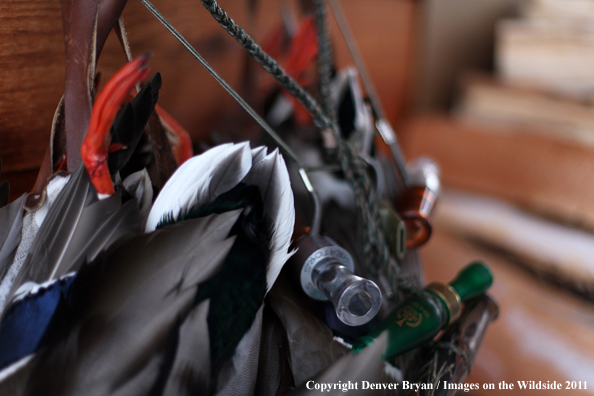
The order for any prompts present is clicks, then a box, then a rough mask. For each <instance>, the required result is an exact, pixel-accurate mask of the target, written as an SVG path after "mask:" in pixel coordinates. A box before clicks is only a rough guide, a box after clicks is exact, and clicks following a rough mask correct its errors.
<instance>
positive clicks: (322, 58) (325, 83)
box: [314, 0, 336, 121]
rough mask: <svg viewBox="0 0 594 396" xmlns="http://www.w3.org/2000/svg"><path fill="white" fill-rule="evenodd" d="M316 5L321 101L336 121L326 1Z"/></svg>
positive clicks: (315, 1)
mask: <svg viewBox="0 0 594 396" xmlns="http://www.w3.org/2000/svg"><path fill="white" fill-rule="evenodd" d="M314 3H315V5H316V14H315V21H316V30H317V33H318V75H319V89H320V101H321V105H322V109H323V110H324V112H325V113H326V115H327V116H328V117H329V118H330V119H331V120H332V121H336V118H335V115H334V106H333V105H332V97H331V95H330V78H331V74H332V43H331V42H330V36H329V34H328V24H327V23H326V18H327V17H326V0H314Z"/></svg>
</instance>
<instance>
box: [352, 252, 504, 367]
mask: <svg viewBox="0 0 594 396" xmlns="http://www.w3.org/2000/svg"><path fill="white" fill-rule="evenodd" d="M492 283H493V276H492V274H491V271H490V270H489V268H487V266H485V265H484V264H483V263H480V262H475V263H472V264H469V265H468V266H466V267H465V268H464V269H462V271H460V273H459V274H458V276H457V277H456V279H454V280H453V281H452V282H450V283H449V284H448V285H445V284H443V283H432V284H430V285H428V286H427V287H426V288H425V289H424V290H422V291H421V292H419V293H417V294H415V295H413V296H411V297H409V298H408V299H406V300H405V301H403V302H402V303H401V304H400V305H398V307H396V309H394V310H393V311H392V312H391V313H390V314H389V315H388V316H387V317H386V319H384V321H383V322H382V323H380V325H379V326H378V327H376V328H375V329H374V330H373V331H372V332H371V333H370V334H369V335H367V336H364V337H360V338H358V339H357V340H355V342H354V343H353V352H354V353H358V352H359V351H360V350H361V349H363V348H365V347H366V346H367V345H370V344H371V343H372V342H373V340H374V339H375V338H377V337H378V336H379V335H380V334H381V333H383V332H384V331H388V332H389V340H388V347H387V349H386V352H385V353H384V355H383V358H384V359H386V360H389V359H392V358H393V357H396V356H398V355H400V354H402V353H404V352H407V351H409V350H411V349H414V348H416V347H418V346H421V345H423V344H425V343H427V342H429V341H431V340H432V339H433V338H434V337H435V336H436V335H437V333H439V331H440V330H441V329H443V328H445V327H446V326H448V325H449V324H450V323H453V322H454V321H456V319H458V317H459V316H460V312H461V311H462V304H463V303H464V302H466V301H468V300H470V299H472V298H474V297H478V296H480V295H481V294H483V293H485V291H486V290H487V289H488V288H489V287H490V286H491V284H492Z"/></svg>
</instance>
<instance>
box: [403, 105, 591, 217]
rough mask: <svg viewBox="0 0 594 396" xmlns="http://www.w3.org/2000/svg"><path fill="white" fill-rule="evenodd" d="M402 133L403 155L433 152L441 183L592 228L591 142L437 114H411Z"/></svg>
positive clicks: (409, 156) (410, 155)
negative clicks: (580, 142)
mask: <svg viewBox="0 0 594 396" xmlns="http://www.w3.org/2000/svg"><path fill="white" fill-rule="evenodd" d="M402 135H403V139H402V140H403V145H404V147H405V151H406V156H407V158H414V157H416V156H419V155H429V156H431V157H433V158H435V159H436V160H437V161H438V162H439V164H440V166H441V168H442V180H443V183H444V184H445V185H446V186H450V187H455V188H459V189H462V190H468V191H474V192H479V193H484V194H488V195H493V196H496V197H499V198H503V199H506V200H509V201H511V202H513V203H516V204H519V205H522V206H524V207H526V208H528V209H529V210H531V211H536V212H540V213H544V214H545V215H547V216H550V217H553V218H556V219H560V220H563V221H564V222H568V223H571V224H576V225H580V226H584V227H587V228H590V229H592V228H594V205H592V197H594V183H593V182H592V181H593V176H592V175H594V150H593V149H591V148H587V147H582V146H579V145H574V144H570V143H566V142H562V141H557V140H555V139H551V138H548V137H544V136H538V135H536V134H532V133H529V131H521V130H511V129H510V130H507V131H506V132H504V131H501V130H498V131H491V130H489V128H488V127H486V126H483V127H477V126H476V125H466V124H464V123H461V122H457V121H455V120H453V119H450V118H448V117H445V116H438V115H437V116H425V117H419V118H416V119H413V120H411V121H410V122H409V123H408V124H407V125H406V126H405V127H404V128H403V130H402Z"/></svg>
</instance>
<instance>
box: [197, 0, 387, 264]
mask: <svg viewBox="0 0 594 396" xmlns="http://www.w3.org/2000/svg"><path fill="white" fill-rule="evenodd" d="M201 2H202V4H203V5H204V7H205V8H206V9H207V10H208V11H209V12H210V13H211V15H212V16H213V17H214V18H215V20H216V21H217V22H218V23H219V24H220V25H221V26H222V27H223V28H224V29H225V30H226V31H227V32H228V33H229V34H230V35H231V36H232V37H233V38H235V40H237V42H239V43H240V44H241V45H242V46H243V47H244V48H245V49H246V50H247V51H248V52H249V53H250V54H251V55H252V57H253V58H254V59H255V60H256V61H257V62H258V63H259V64H260V66H262V68H263V69H264V70H266V71H267V72H268V73H270V74H271V75H272V76H273V77H274V78H275V79H276V80H277V81H278V82H279V84H280V85H281V86H282V87H283V88H285V89H286V90H287V91H288V92H289V93H290V94H291V95H293V96H294V97H295V98H296V99H297V100H298V101H299V102H300V103H301V104H302V105H303V106H304V107H305V108H306V109H307V110H308V111H309V112H310V113H311V115H312V117H313V120H314V123H315V124H316V126H317V127H318V128H320V129H330V130H332V132H333V134H334V136H335V137H336V140H337V156H338V158H339V162H340V167H341V169H342V171H343V172H344V174H345V176H346V179H347V181H348V182H349V183H350V184H351V187H352V188H353V190H354V192H355V201H356V204H357V208H358V209H359V210H360V212H361V218H362V221H363V231H364V235H365V241H364V243H363V252H364V254H365V258H366V267H367V268H368V270H369V271H371V272H372V273H378V272H379V269H380V268H382V267H383V268H385V267H387V266H388V265H389V253H388V248H387V246H386V242H385V240H384V238H383V235H382V233H381V230H380V229H379V227H378V224H379V223H378V218H379V211H378V207H377V197H376V196H375V189H374V188H373V186H371V182H370V179H369V176H368V175H367V169H366V166H365V163H364V161H363V160H362V159H361V158H360V157H359V156H358V155H356V154H355V153H354V152H353V151H352V149H351V148H350V146H348V145H347V144H346V143H345V142H344V140H343V139H341V137H340V133H339V129H338V126H337V125H336V123H335V122H333V121H332V119H331V118H330V117H328V116H327V115H326V114H325V113H324V111H323V110H322V109H321V108H320V106H319V105H318V103H317V102H316V100H315V99H314V98H313V97H312V96H311V95H310V94H309V93H308V92H306V91H305V90H304V89H303V88H302V87H301V86H300V85H299V84H297V82H296V81H295V80H293V79H292V78H291V77H289V76H288V75H287V74H286V73H285V71H284V70H283V69H282V68H281V67H280V66H279V64H278V63H277V62H276V61H275V60H274V59H272V58H271V57H270V56H269V55H268V54H266V53H265V52H264V51H263V50H262V48H260V46H259V45H258V44H256V43H255V42H254V40H253V39H252V38H251V37H250V36H249V35H248V34H247V33H246V32H245V31H244V30H243V29H242V28H241V27H240V26H239V25H237V24H236V23H235V21H233V19H231V17H229V15H228V14H227V13H226V12H225V11H224V10H223V9H222V8H221V7H220V6H219V5H218V3H217V2H216V0H201Z"/></svg>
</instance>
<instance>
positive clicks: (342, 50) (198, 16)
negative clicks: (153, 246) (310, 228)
mask: <svg viewBox="0 0 594 396" xmlns="http://www.w3.org/2000/svg"><path fill="white" fill-rule="evenodd" d="M153 3H154V5H155V6H156V7H157V8H159V10H160V11H161V12H162V13H163V14H164V15H165V16H166V17H167V18H168V19H169V20H170V21H171V22H172V23H173V24H174V25H175V26H176V27H177V28H178V30H179V31H180V32H181V33H182V34H183V35H184V36H185V37H186V38H187V39H188V40H189V41H190V43H191V44H192V45H193V46H195V47H196V48H197V49H198V51H199V52H200V53H201V54H202V55H203V56H204V57H205V58H206V59H207V60H208V61H209V62H210V63H211V64H212V66H213V67H214V68H215V69H216V70H217V71H218V72H219V73H220V74H221V75H222V76H223V77H224V78H225V79H226V80H227V81H228V82H229V83H230V84H231V85H233V86H235V87H237V86H238V85H239V83H240V80H241V72H242V64H243V61H242V60H243V57H244V53H243V50H242V48H241V47H240V46H239V45H238V44H237V43H235V41H234V40H233V39H232V38H231V37H229V36H228V34H227V33H226V32H225V31H224V30H223V29H222V28H221V27H219V25H218V24H217V23H216V22H215V21H214V20H213V19H212V17H211V16H210V14H209V13H208V12H207V11H206V10H205V9H204V8H203V7H202V5H201V4H200V2H199V1H197V0H191V1H190V0H178V1H175V2H172V1H165V0H154V2H153ZM247 3H248V2H247V1H240V0H221V1H220V4H221V6H222V7H223V8H225V9H226V11H227V12H228V13H229V14H230V15H231V16H232V17H233V18H234V19H235V20H236V21H237V22H238V23H239V24H240V25H242V26H245V27H246V30H248V31H249V32H250V33H251V34H252V35H253V36H254V37H255V38H256V39H257V40H258V41H261V39H262V38H263V37H265V35H266V34H268V33H270V32H271V31H272V30H273V29H274V27H275V26H276V25H277V24H278V23H279V22H280V9H279V0H260V1H258V2H257V3H258V11H257V16H256V23H255V24H254V28H252V29H249V28H248V27H247V26H246V24H247V8H246V5H247ZM341 3H342V5H343V8H344V10H345V14H346V16H347V18H348V20H349V23H350V24H351V27H352V30H353V32H354V35H355V36H356V37H357V40H358V42H359V46H360V47H361V49H362V52H363V55H364V57H365V59H366V61H367V63H368V68H369V69H370V72H371V74H372V76H373V79H374V80H375V83H376V84H377V88H378V91H379V94H380V96H381V97H382V100H383V103H384V106H385V108H386V111H387V112H388V115H389V117H390V118H391V119H392V120H393V121H395V120H396V119H397V118H398V116H399V115H400V114H402V112H403V109H404V107H405V103H406V100H405V99H406V97H407V90H408V86H409V81H410V78H409V76H410V74H411V71H412V67H411V59H412V57H411V54H412V51H413V43H414V40H413V37H414V34H413V33H414V31H415V29H416V26H415V20H416V18H415V17H416V15H417V11H416V9H417V6H416V5H415V3H414V1H412V0H395V1H388V0H368V1H365V2H361V1H355V0H342V2H341ZM124 17H125V20H126V25H127V30H128V34H129V39H130V42H131V47H132V51H133V53H134V54H135V55H138V54H140V53H143V52H146V51H150V52H152V53H153V54H154V56H153V58H152V59H151V68H152V70H153V71H160V72H161V74H162V76H163V89H162V91H161V94H160V104H161V105H162V106H163V107H164V108H165V109H166V110H168V111H169V112H170V113H171V114H172V115H174V116H175V117H176V118H177V119H178V120H179V121H180V122H181V124H182V125H183V126H185V127H186V128H187V129H188V130H189V131H190V133H191V134H192V136H193V138H194V139H195V140H196V139H199V137H200V136H204V135H205V134H207V133H208V132H209V130H210V129H211V128H213V127H214V126H215V125H217V123H218V122H219V121H220V119H221V118H223V117H224V116H225V115H226V114H228V113H229V111H230V110H229V109H230V108H232V107H233V100H232V99H231V98H230V97H229V95H228V94H227V93H226V92H224V91H223V89H222V88H220V87H219V86H218V84H217V83H216V82H215V81H214V79H213V78H212V77H210V75H208V73H207V72H206V71H205V70H204V69H203V68H202V66H200V65H199V64H198V62H197V61H195V60H194V59H193V58H192V57H191V55H190V54H189V53H188V52H187V51H186V50H185V49H184V48H183V47H182V46H181V45H180V44H179V43H178V42H177V41H176V40H175V39H174V38H173V37H172V36H171V35H170V33H169V32H168V31H167V30H166V29H165V28H164V27H163V26H162V25H160V23H159V22H158V21H157V20H156V19H155V18H154V17H153V16H152V14H150V13H149V12H148V11H147V10H146V9H145V8H144V6H143V5H142V4H141V3H140V2H139V1H135V0H130V1H129V3H128V5H127V6H126V9H125V11H124ZM331 21H332V30H333V38H334V41H335V44H336V47H335V51H336V59H337V62H338V64H339V65H341V66H344V65H347V64H350V63H351V61H350V58H349V55H348V51H347V49H346V46H345V45H344V43H343V42H342V38H341V36H340V34H339V33H338V31H337V28H336V25H335V23H334V21H333V19H331ZM124 62H125V58H124V56H123V53H122V51H121V49H120V48H119V44H118V42H117V40H116V39H115V37H114V36H113V35H112V37H110V39H109V40H108V42H107V44H106V46H105V49H104V50H103V53H102V55H101V58H100V60H99V65H98V69H97V70H98V71H100V72H101V73H102V81H106V80H107V78H108V77H109V76H111V74H112V73H113V72H114V71H115V70H116V69H117V68H118V67H120V66H121V65H123V63H124ZM260 76H261V74H260ZM0 81H1V82H0V157H2V162H3V164H2V176H1V178H2V179H9V181H10V182H11V187H12V194H11V199H14V198H15V197H16V196H18V195H20V194H22V193H23V192H24V191H27V190H28V189H29V188H30V187H31V186H32V184H33V182H34V179H35V176H36V172H37V168H38V167H39V165H40V163H41V159H42V157H43V154H44V150H45V147H46V144H47V142H48V138H49V133H50V127H51V121H52V118H53V113H54V110H55V107H56V105H57V103H58V101H59V100H60V97H61V96H62V94H63V84H64V45H63V38H62V20H61V13H60V1H59V0H2V2H0ZM268 83H270V81H268ZM237 127H238V128H239V127H240V126H239V125H238V126H237Z"/></svg>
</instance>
